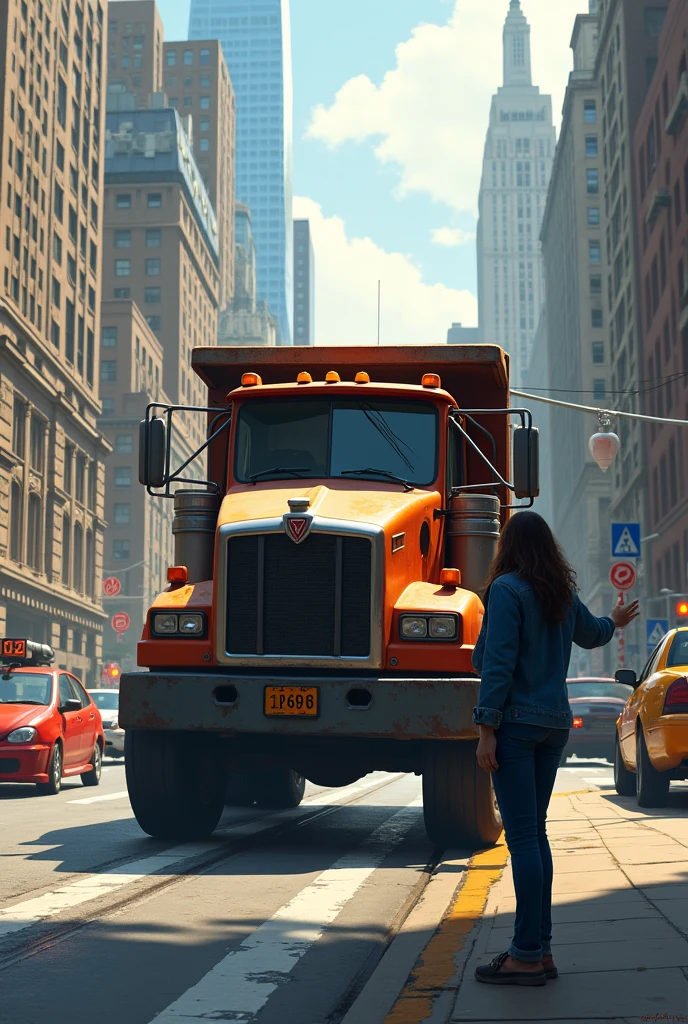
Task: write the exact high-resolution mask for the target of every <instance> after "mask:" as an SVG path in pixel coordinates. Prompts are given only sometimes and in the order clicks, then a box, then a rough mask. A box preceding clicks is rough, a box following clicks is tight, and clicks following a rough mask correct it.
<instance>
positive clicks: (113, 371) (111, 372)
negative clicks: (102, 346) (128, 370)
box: [100, 359, 117, 383]
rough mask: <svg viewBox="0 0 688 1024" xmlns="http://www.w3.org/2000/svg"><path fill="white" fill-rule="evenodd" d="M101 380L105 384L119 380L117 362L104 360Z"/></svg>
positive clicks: (101, 368)
mask: <svg viewBox="0 0 688 1024" xmlns="http://www.w3.org/2000/svg"><path fill="white" fill-rule="evenodd" d="M100 379H101V380H102V381H104V382H106V383H107V382H109V383H113V382H114V381H116V380H117V360H116V359H103V360H102V362H101V364H100Z"/></svg>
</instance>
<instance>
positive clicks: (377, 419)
mask: <svg viewBox="0 0 688 1024" xmlns="http://www.w3.org/2000/svg"><path fill="white" fill-rule="evenodd" d="M358 406H359V408H360V409H362V410H363V415H364V416H365V418H366V419H367V420H368V422H369V423H370V424H371V425H372V426H373V427H375V429H376V430H377V432H378V433H379V434H380V435H381V436H382V437H383V438H384V439H385V441H386V442H387V444H388V445H389V446H390V448H392V450H393V451H395V452H396V454H397V455H398V456H399V458H400V459H401V461H402V462H405V463H406V465H407V466H408V468H409V469H410V470H411V471H413V468H414V467H413V464H412V463H411V462H410V461H409V459H408V458H407V456H406V455H405V454H404V452H403V451H402V450H401V446H402V445H403V446H404V448H406V450H407V451H408V452H410V453H411V454H413V451H412V449H411V447H410V446H409V445H408V444H407V443H406V441H404V440H402V438H400V437H399V436H398V435H397V434H395V433H394V431H393V430H392V428H391V427H390V425H389V423H388V422H387V420H386V419H385V418H384V416H383V415H382V412H381V411H380V410H379V409H376V408H375V407H374V406H372V405H368V403H367V402H359V403H358Z"/></svg>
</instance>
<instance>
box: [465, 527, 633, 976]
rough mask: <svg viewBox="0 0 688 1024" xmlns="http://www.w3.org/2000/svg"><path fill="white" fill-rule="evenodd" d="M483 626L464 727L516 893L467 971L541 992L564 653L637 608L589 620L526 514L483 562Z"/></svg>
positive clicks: (564, 724)
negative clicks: (474, 692) (495, 808)
mask: <svg viewBox="0 0 688 1024" xmlns="http://www.w3.org/2000/svg"><path fill="white" fill-rule="evenodd" d="M485 604H486V612H485V619H484V621H483V628H482V631H481V633H480V637H479V638H478V643H477V644H476V648H475V652H474V655H473V665H474V667H475V670H476V671H477V672H478V673H480V675H481V683H480V695H479V698H478V706H477V707H476V708H474V710H473V720H474V722H475V723H476V724H477V725H478V726H479V730H480V740H479V743H478V750H477V757H478V763H479V764H480V767H481V768H483V769H484V770H485V771H487V772H491V773H493V780H494V788H495V794H496V796H497V802H498V804H499V809H500V811H501V814H502V819H503V821H504V830H505V833H506V841H507V846H508V847H509V852H510V854H511V867H512V871H513V877H514V888H515V890H516V921H515V929H514V938H513V941H512V943H511V946H510V948H509V950H508V952H506V953H500V954H499V956H497V957H495V959H494V960H493V961H492V963H490V964H487V965H486V966H483V967H478V968H477V970H476V972H475V973H476V978H477V980H478V981H483V982H487V983H488V984H492V985H544V984H545V981H546V979H548V978H550V979H552V978H556V977H557V969H556V967H555V965H554V961H553V959H552V952H551V945H550V944H551V940H552V854H551V852H550V847H549V841H548V839H547V826H546V820H547V807H548V805H549V801H550V797H551V795H552V789H553V788H554V781H555V778H556V774H557V769H558V767H559V762H560V759H561V755H562V752H563V749H564V747H565V746H566V742H567V740H568V735H569V728H570V727H571V725H572V716H571V709H570V707H569V702H568V696H567V690H566V675H567V671H568V666H569V660H570V657H571V645H572V644H573V643H576V644H578V646H579V647H584V648H587V649H588V650H591V649H592V648H594V647H603V646H604V645H605V644H607V643H609V641H610V640H611V638H612V636H613V635H614V631H615V630H616V629H623V628H624V627H625V626H627V625H628V623H629V622H630V621H631V620H632V619H634V618H636V616H637V615H638V602H637V601H634V602H633V604H630V605H625V606H622V605H619V606H618V607H617V608H615V609H614V611H613V612H612V613H611V615H610V616H609V617H607V618H601V619H598V618H596V617H595V616H594V615H593V614H592V613H591V612H589V611H588V609H587V608H586V607H585V605H584V604H583V603H582V602H581V601H580V599H579V597H578V594H577V592H576V576H575V573H574V571H573V569H572V568H571V566H570V565H569V564H568V563H567V561H566V559H565V558H564V554H563V552H562V550H561V548H560V547H559V545H558V543H557V541H556V540H555V538H554V535H553V534H552V531H551V530H550V528H549V526H548V525H547V523H546V522H545V520H544V519H542V517H541V516H539V515H537V513H535V512H519V513H518V514H516V515H513V516H512V518H511V519H510V520H509V522H508V523H507V525H506V527H505V529H504V531H503V533H502V535H501V538H500V541H499V547H498V550H497V555H496V557H495V560H494V562H493V564H492V569H491V571H490V577H489V580H488V590H487V593H486V595H485Z"/></svg>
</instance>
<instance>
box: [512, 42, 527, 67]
mask: <svg viewBox="0 0 688 1024" xmlns="http://www.w3.org/2000/svg"><path fill="white" fill-rule="evenodd" d="M513 54H514V67H516V68H522V67H523V66H524V64H525V62H526V44H525V39H524V38H523V36H515V37H514V44H513Z"/></svg>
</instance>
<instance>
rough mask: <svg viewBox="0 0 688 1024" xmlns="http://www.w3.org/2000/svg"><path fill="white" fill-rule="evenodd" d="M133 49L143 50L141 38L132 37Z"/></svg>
mask: <svg viewBox="0 0 688 1024" xmlns="http://www.w3.org/2000/svg"><path fill="white" fill-rule="evenodd" d="M134 49H135V50H142V49H143V36H134Z"/></svg>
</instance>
